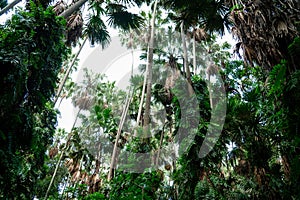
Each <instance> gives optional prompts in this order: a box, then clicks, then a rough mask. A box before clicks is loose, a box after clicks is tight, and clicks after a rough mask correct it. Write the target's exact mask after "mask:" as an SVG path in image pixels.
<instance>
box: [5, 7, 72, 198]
mask: <svg viewBox="0 0 300 200" xmlns="http://www.w3.org/2000/svg"><path fill="white" fill-rule="evenodd" d="M64 25H65V22H64V20H62V19H61V18H58V17H56V16H55V14H54V12H53V11H52V10H51V9H47V10H43V9H42V8H40V7H38V6H35V5H34V4H31V12H24V11H18V12H17V13H16V14H15V15H13V16H12V18H11V19H10V20H8V21H7V22H6V24H5V25H4V26H1V27H0V37H1V39H0V41H1V42H0V66H1V69H0V70H1V73H0V74H1V77H0V87H1V88H2V90H1V92H0V108H1V112H0V124H1V127H0V135H1V137H0V154H1V161H0V168H1V176H0V185H1V187H0V188H1V189H0V196H2V197H5V198H12V197H14V198H18V199H29V198H32V195H33V194H34V193H35V189H34V184H35V183H36V180H37V179H39V178H41V177H42V175H43V173H44V172H45V170H44V169H43V164H44V159H45V151H46V149H47V146H48V145H49V144H51V142H52V136H53V133H54V131H55V125H56V111H55V110H54V109H53V105H52V104H51V103H50V100H51V98H52V97H53V96H54V89H55V87H56V83H57V75H58V72H59V70H60V68H61V64H62V60H63V59H64V58H65V57H66V55H67V53H68V51H67V49H66V48H65V46H64V40H63V34H64Z"/></svg>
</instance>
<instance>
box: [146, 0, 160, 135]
mask: <svg viewBox="0 0 300 200" xmlns="http://www.w3.org/2000/svg"><path fill="white" fill-rule="evenodd" d="M157 3H158V0H155V2H154V8H153V14H152V19H151V25H150V41H149V46H148V55H149V57H148V64H147V68H148V74H147V88H146V89H147V92H146V105H145V115H144V127H145V129H146V130H147V129H148V128H149V124H150V103H151V87H152V67H153V46H154V37H155V36H154V33H155V17H156V9H157Z"/></svg>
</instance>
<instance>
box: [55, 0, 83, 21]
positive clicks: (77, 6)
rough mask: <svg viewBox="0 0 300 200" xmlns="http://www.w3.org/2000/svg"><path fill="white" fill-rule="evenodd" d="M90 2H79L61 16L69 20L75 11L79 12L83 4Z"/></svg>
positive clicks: (81, 0) (80, 0)
mask: <svg viewBox="0 0 300 200" xmlns="http://www.w3.org/2000/svg"><path fill="white" fill-rule="evenodd" d="M87 1H88V0H79V1H77V2H76V3H75V4H73V5H72V6H70V7H69V8H68V9H67V10H65V11H64V12H63V13H61V14H60V15H59V16H61V17H64V18H68V17H70V16H71V15H72V14H73V13H74V12H75V11H77V10H78V9H79V8H80V7H81V6H82V5H83V4H85V3H86V2H87Z"/></svg>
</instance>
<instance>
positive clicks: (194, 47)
mask: <svg viewBox="0 0 300 200" xmlns="http://www.w3.org/2000/svg"><path fill="white" fill-rule="evenodd" d="M193 68H194V75H195V74H196V69H197V57H196V31H194V32H193Z"/></svg>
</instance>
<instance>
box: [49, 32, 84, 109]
mask: <svg viewBox="0 0 300 200" xmlns="http://www.w3.org/2000/svg"><path fill="white" fill-rule="evenodd" d="M87 38H88V37H86V38H85V39H84V40H83V43H82V45H81V46H80V47H79V50H78V52H77V53H76V55H75V57H74V58H73V60H72V63H71V65H70V66H69V67H68V69H67V71H66V74H65V76H64V78H63V80H62V81H61V82H60V84H59V87H58V90H57V93H56V97H55V99H54V104H56V102H57V100H58V98H59V97H60V94H61V91H62V89H63V87H64V86H65V83H66V81H67V79H68V77H69V75H70V72H71V69H72V68H73V66H74V64H75V62H76V60H77V58H78V56H79V54H80V52H81V50H82V49H83V46H84V44H85V42H86V41H87Z"/></svg>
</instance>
